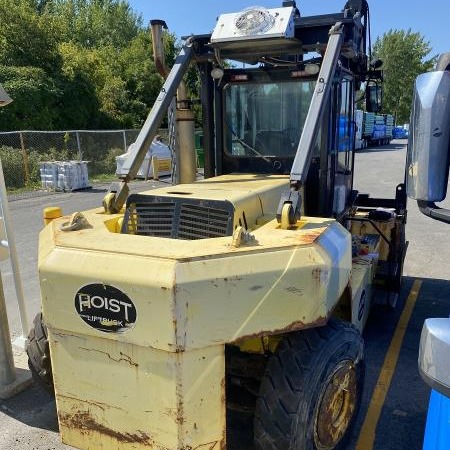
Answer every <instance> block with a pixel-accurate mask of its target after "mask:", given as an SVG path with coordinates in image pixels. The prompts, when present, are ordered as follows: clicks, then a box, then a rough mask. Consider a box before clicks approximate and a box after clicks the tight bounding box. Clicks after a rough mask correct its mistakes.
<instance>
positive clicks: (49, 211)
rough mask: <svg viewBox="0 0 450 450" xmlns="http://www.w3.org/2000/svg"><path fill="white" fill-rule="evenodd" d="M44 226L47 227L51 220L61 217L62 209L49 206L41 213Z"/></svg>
mask: <svg viewBox="0 0 450 450" xmlns="http://www.w3.org/2000/svg"><path fill="white" fill-rule="evenodd" d="M43 217H44V225H48V224H49V223H50V222H51V221H52V220H53V219H58V218H60V217H62V209H61V208H60V207H59V206H49V207H48V208H44V211H43Z"/></svg>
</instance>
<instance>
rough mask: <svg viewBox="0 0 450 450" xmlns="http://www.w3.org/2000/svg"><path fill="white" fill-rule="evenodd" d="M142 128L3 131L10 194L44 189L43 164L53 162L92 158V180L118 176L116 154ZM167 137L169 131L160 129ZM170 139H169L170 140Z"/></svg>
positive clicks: (1, 154) (0, 139)
mask: <svg viewBox="0 0 450 450" xmlns="http://www.w3.org/2000/svg"><path fill="white" fill-rule="evenodd" d="M138 133H139V130H111V131H105V130H102V131H91V130H90V131H84V130H71V131H12V132H2V133H0V158H1V161H2V164H3V172H4V175H5V182H6V187H7V190H8V192H9V193H15V194H16V195H17V194H18V193H21V192H29V191H39V190H42V184H41V174H40V167H41V164H42V163H43V162H49V161H88V162H89V163H88V171H89V179H90V181H91V182H95V181H97V180H99V181H106V180H108V179H111V178H114V175H115V172H116V157H117V156H118V155H121V154H123V153H125V152H126V150H127V148H128V146H129V145H130V144H132V143H133V142H134V141H135V140H136V137H137V135H138ZM160 134H161V136H162V138H163V139H164V140H165V138H167V130H160ZM166 142H167V141H166Z"/></svg>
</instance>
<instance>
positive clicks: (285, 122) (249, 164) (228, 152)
mask: <svg viewBox="0 0 450 450" xmlns="http://www.w3.org/2000/svg"><path fill="white" fill-rule="evenodd" d="M318 71H319V66H318V65H317V64H308V65H306V66H305V69H304V70H298V69H296V68H295V67H294V68H291V69H286V68H278V67H277V68H267V67H261V68H256V69H248V70H240V69H230V70H226V71H225V72H224V74H223V77H222V78H221V80H220V83H219V82H217V84H216V88H215V91H216V95H215V101H216V102H217V103H218V104H217V105H216V111H217V112H218V113H219V114H218V115H217V116H216V127H220V123H221V124H222V126H221V127H220V130H221V133H218V137H217V139H216V142H215V144H216V154H215V160H216V162H217V166H216V171H217V173H218V174H227V173H261V174H281V175H289V173H290V171H291V169H292V164H293V160H294V157H295V154H296V152H297V148H298V145H299V141H300V136H301V134H302V131H303V127H304V124H305V119H306V116H307V114H308V110H309V106H310V103H311V98H312V96H313V93H314V88H315V84H316V81H317V73H318ZM314 72H315V73H314ZM353 85H354V77H353V75H352V73H351V72H350V71H347V70H345V69H340V70H338V71H337V73H336V75H335V78H334V80H333V86H332V95H331V96H330V98H329V100H328V105H327V107H326V111H325V113H324V117H323V119H322V121H321V124H320V128H319V132H318V134H317V137H316V139H315V145H314V148H313V154H312V160H311V165H310V168H309V172H308V178H307V181H306V183H305V189H304V210H303V213H304V214H306V215H309V216H322V217H331V216H332V215H333V214H335V215H336V214H339V213H341V212H342V211H343V210H344V208H345V204H346V203H347V200H348V197H349V196H350V192H351V186H352V172H353V152H352V149H353V141H354V88H353Z"/></svg>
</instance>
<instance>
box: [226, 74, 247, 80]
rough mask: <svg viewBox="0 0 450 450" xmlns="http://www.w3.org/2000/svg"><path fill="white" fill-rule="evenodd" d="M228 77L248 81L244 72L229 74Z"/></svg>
mask: <svg viewBox="0 0 450 450" xmlns="http://www.w3.org/2000/svg"><path fill="white" fill-rule="evenodd" d="M230 79H231V81H248V75H247V74H244V73H242V74H238V75H231V77H230Z"/></svg>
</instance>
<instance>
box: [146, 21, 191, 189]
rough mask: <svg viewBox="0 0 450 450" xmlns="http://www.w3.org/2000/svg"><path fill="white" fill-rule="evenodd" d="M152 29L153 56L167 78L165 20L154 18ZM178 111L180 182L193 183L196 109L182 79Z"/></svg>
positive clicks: (157, 66)
mask: <svg viewBox="0 0 450 450" xmlns="http://www.w3.org/2000/svg"><path fill="white" fill-rule="evenodd" d="M150 25H151V30H152V45H153V58H154V60H155V66H156V70H157V71H158V73H159V74H160V75H161V76H162V77H163V78H167V75H168V74H169V70H168V69H167V66H166V58H165V55H164V43H163V29H166V30H167V24H166V22H164V20H152V21H151V22H150ZM176 105H177V111H176V120H177V132H178V144H179V145H178V149H176V157H177V164H178V167H179V177H178V178H179V180H178V181H179V183H181V184H186V183H193V182H194V181H195V180H196V178H197V158H196V155H195V139H194V131H195V123H194V111H192V108H191V106H190V100H189V99H188V90H187V86H186V83H185V82H184V81H181V82H180V84H179V86H178V89H177V99H176Z"/></svg>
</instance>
